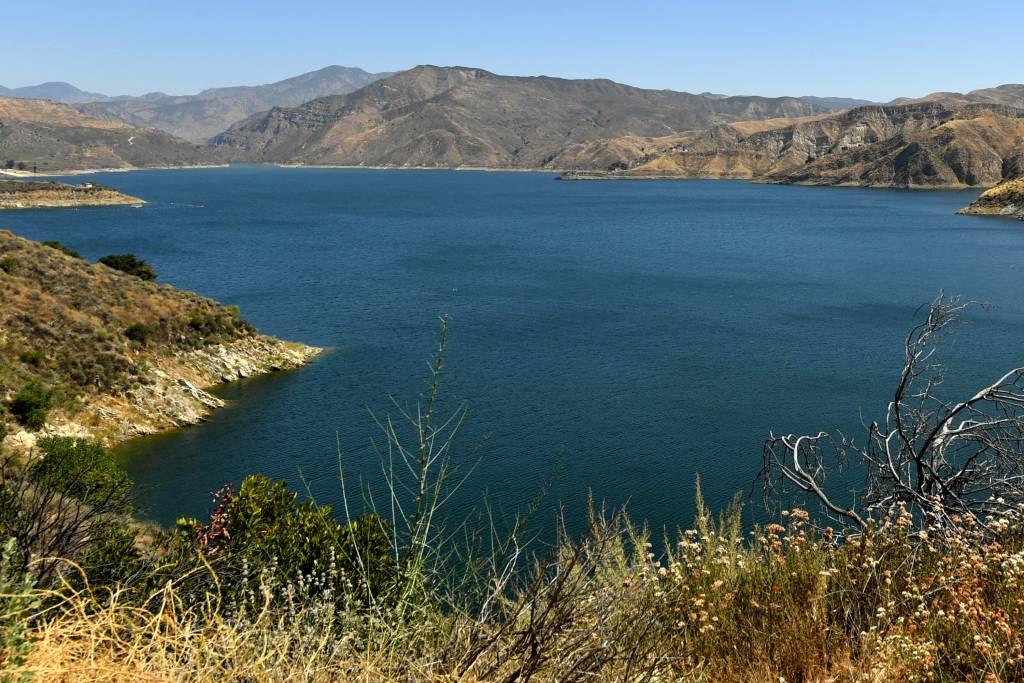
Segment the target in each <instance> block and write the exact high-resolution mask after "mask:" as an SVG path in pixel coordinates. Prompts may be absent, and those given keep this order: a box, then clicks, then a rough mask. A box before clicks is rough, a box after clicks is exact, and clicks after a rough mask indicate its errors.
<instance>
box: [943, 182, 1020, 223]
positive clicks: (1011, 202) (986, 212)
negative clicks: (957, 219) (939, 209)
mask: <svg viewBox="0 0 1024 683" xmlns="http://www.w3.org/2000/svg"><path fill="white" fill-rule="evenodd" d="M957 213H961V214H964V215H969V216H1007V217H1010V218H1017V219H1019V220H1022V221H1024V176H1021V177H1019V178H1014V179H1012V180H1007V181H1005V182H1002V183H1000V184H998V185H996V186H995V187H993V188H990V189H988V190H986V191H984V192H982V193H981V196H980V197H978V198H977V199H975V200H974V201H973V202H971V205H970V206H967V207H965V208H963V209H960V211H958V212H957Z"/></svg>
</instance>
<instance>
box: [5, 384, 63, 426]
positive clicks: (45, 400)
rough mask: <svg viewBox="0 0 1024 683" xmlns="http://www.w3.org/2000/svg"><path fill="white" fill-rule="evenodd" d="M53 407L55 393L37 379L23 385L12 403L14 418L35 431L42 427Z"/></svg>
mask: <svg viewBox="0 0 1024 683" xmlns="http://www.w3.org/2000/svg"><path fill="white" fill-rule="evenodd" d="M52 408H53V393H52V392H51V391H50V390H49V389H48V388H46V387H45V386H43V384H42V383H41V382H39V381H37V380H31V381H29V382H27V383H26V384H25V385H24V386H23V387H21V389H19V390H18V393H16V394H15V395H14V398H12V399H11V404H10V411H11V414H12V415H14V419H16V420H17V421H18V422H19V423H21V424H22V425H24V426H25V427H28V428H29V429H31V430H33V431H35V430H38V429H42V427H43V425H44V424H46V418H47V417H48V416H49V414H50V410H51V409H52Z"/></svg>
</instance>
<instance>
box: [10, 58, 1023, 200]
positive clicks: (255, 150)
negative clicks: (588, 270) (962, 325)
mask: <svg viewBox="0 0 1024 683" xmlns="http://www.w3.org/2000/svg"><path fill="white" fill-rule="evenodd" d="M3 93H7V95H8V97H4V96H3ZM11 94H15V95H17V96H18V97H25V96H31V95H35V96H39V97H44V98H51V99H56V98H64V99H67V100H68V101H72V102H75V104H74V105H65V104H59V103H56V102H52V101H49V102H47V101H43V100H40V99H15V98H13V97H9V95H11ZM88 98H99V99H96V100H94V101H91V102H81V101H80V100H82V99H88ZM1022 121H1024V85H1012V84H1009V85H1002V86H998V87H995V88H986V89H981V90H974V91H971V92H968V93H953V92H939V93H933V94H931V95H927V96H925V97H921V98H916V99H909V98H899V99H897V100H893V101H892V102H889V103H886V104H880V103H872V102H868V101H867V100H860V99H854V98H843V97H815V96H804V97H757V96H727V95H722V94H715V93H710V92H708V93H702V94H699V95H695V94H690V93H685V92H676V91H671V90H647V89H642V88H635V87H631V86H628V85H623V84H620V83H615V82H613V81H609V80H604V79H585V80H567V79H561V78H552V77H547V76H536V77H518V76H502V75H497V74H494V73H491V72H488V71H485V70H482V69H476V68H468V67H437V66H430V65H424V66H418V67H415V68H413V69H410V70H408V71H403V72H399V73H395V74H387V73H379V74H373V73H369V72H366V71H363V70H361V69H354V68H348V67H340V66H331V67H327V68H325V69H321V70H319V71H314V72H310V73H307V74H302V75H300V76H296V77H294V78H289V79H286V80H283V81H278V82H276V83H271V84H268V85H262V86H241V87H232V88H212V89H209V90H204V91H202V92H200V93H198V94H196V95H189V96H170V95H165V94H164V93H159V92H154V93H150V94H148V95H144V96H142V97H105V96H103V95H99V94H98V93H85V92H83V91H80V90H78V89H77V88H74V87H73V86H70V85H68V84H66V83H47V84H43V85H40V86H33V87H31V88H19V89H16V90H15V91H10V90H6V89H0V163H4V164H5V165H7V166H11V165H12V164H17V165H19V167H25V166H28V167H30V168H31V166H33V165H38V167H39V168H40V170H47V171H56V170H68V169H81V168H96V167H119V168H130V167H139V166H164V165H172V166H173V165H188V164H208V163H226V162H242V163H278V164H296V165H338V166H390V167H429V168H457V167H463V168H466V167H487V168H509V169H550V170H557V171H566V172H567V173H566V174H565V176H566V177H574V178H580V177H584V178H591V177H602V178H604V177H614V178H652V177H659V178H747V179H755V180H762V181H766V182H784V183H806V184H839V185H870V186H876V185H877V186H898V187H939V186H944V187H961V186H990V185H994V184H996V183H998V182H999V181H1001V180H1004V179H1007V178H1011V177H1013V176H1014V175H1015V174H1019V173H1020V172H1021V171H1022V170H1024V162H1022V155H1024V129H1022Z"/></svg>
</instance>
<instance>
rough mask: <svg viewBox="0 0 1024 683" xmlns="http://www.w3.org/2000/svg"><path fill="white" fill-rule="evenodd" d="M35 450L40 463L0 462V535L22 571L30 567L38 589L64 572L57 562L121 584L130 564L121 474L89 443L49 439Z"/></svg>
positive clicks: (125, 484) (126, 487) (125, 485)
mask: <svg viewBox="0 0 1024 683" xmlns="http://www.w3.org/2000/svg"><path fill="white" fill-rule="evenodd" d="M37 447H38V449H39V450H40V451H41V453H42V457H37V458H34V459H32V460H31V462H30V464H28V465H25V464H24V462H22V461H20V460H19V459H18V458H16V457H14V456H13V455H12V454H8V455H6V456H5V457H2V458H0V482H2V484H0V529H2V530H3V533H5V534H7V535H9V536H11V537H13V538H14V539H15V545H16V547H17V551H18V555H19V560H20V561H21V563H22V566H28V563H29V562H31V563H32V571H33V573H34V574H35V576H36V578H37V579H38V580H39V582H40V584H41V585H43V586H49V585H51V584H53V583H54V582H55V581H56V580H57V576H58V574H60V573H64V572H65V570H67V567H68V566H67V565H66V563H65V560H72V561H74V562H76V563H78V564H79V565H81V566H82V567H84V568H85V569H86V570H87V571H89V570H91V569H95V570H96V571H97V572H98V574H99V575H102V576H108V577H113V576H114V575H115V572H120V571H126V572H128V573H127V574H121V576H120V578H122V579H125V580H126V579H128V578H129V576H130V572H131V569H132V567H134V566H135V561H136V559H137V554H136V553H134V551H133V548H134V534H133V533H132V532H131V530H130V528H129V527H128V526H127V525H126V524H124V523H123V521H122V520H123V519H124V516H125V515H126V514H128V513H129V512H130V511H131V497H130V492H131V482H130V481H129V480H128V475H127V474H126V473H125V472H124V470H122V469H121V468H120V467H119V466H118V465H117V462H116V461H115V460H114V456H113V454H112V453H111V452H110V451H109V450H107V449H106V448H104V447H103V445H102V444H100V443H98V442H96V441H90V440H87V439H74V438H70V437H52V436H51V437H46V438H42V439H39V441H38V442H37ZM62 558H63V559H62Z"/></svg>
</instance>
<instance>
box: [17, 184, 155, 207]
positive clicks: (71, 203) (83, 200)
mask: <svg viewBox="0 0 1024 683" xmlns="http://www.w3.org/2000/svg"><path fill="white" fill-rule="evenodd" d="M145 203H146V202H145V201H144V200H142V199H139V198H138V197H131V196H129V195H126V194H123V193H121V192H118V191H117V190H115V189H113V188H111V187H104V186H103V185H96V184H95V183H82V184H81V185H71V184H69V183H57V182H49V181H47V182H41V181H31V180H0V209H59V208H74V207H82V206H141V205H142V204H145Z"/></svg>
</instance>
